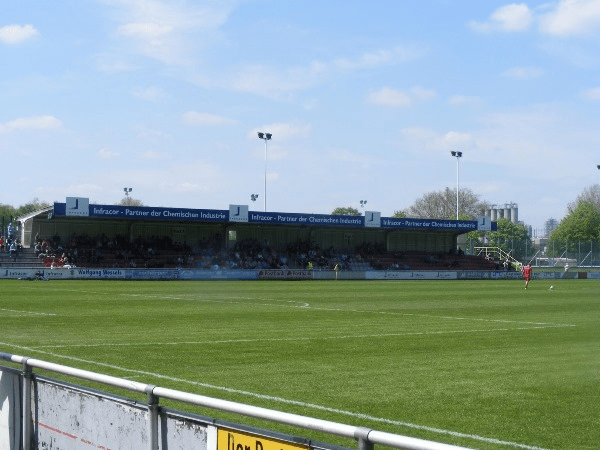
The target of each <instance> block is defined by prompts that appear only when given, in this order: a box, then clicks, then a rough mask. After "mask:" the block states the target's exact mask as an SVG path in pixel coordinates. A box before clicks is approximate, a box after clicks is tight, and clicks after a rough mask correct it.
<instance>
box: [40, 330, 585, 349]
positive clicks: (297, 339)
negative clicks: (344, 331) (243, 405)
mask: <svg viewBox="0 0 600 450" xmlns="http://www.w3.org/2000/svg"><path fill="white" fill-rule="evenodd" d="M570 326H574V325H549V326H532V327H517V328H490V329H481V330H450V331H415V332H412V333H378V334H354V335H343V336H317V337H290V338H256V339H217V340H214V341H179V342H137V343H133V342H120V343H110V342H100V343H97V344H56V345H36V346H34V347H30V348H32V349H44V348H47V349H57V348H82V347H152V346H174V345H217V344H236V343H252V342H306V341H318V340H323V341H325V340H342V339H348V340H350V339H366V338H388V337H411V336H437V335H443V334H469V333H493V332H505V331H525V330H545V329H548V328H565V327H570Z"/></svg>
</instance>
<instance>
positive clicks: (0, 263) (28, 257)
mask: <svg viewBox="0 0 600 450" xmlns="http://www.w3.org/2000/svg"><path fill="white" fill-rule="evenodd" d="M0 267H2V268H5V269H14V268H19V269H41V268H44V267H45V266H44V264H43V263H42V260H41V259H39V258H38V257H37V256H36V254H35V251H34V250H33V249H31V248H24V249H22V250H21V251H20V252H19V253H18V254H17V256H9V255H8V253H6V252H2V253H0Z"/></svg>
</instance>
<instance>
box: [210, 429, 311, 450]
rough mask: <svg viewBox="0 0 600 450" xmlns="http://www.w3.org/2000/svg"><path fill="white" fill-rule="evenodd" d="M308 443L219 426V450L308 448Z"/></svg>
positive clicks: (290, 449)
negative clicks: (303, 443)
mask: <svg viewBox="0 0 600 450" xmlns="http://www.w3.org/2000/svg"><path fill="white" fill-rule="evenodd" d="M308 449H310V447H308V446H306V445H299V444H293V443H289V442H285V441H279V440H277V439H273V438H268V437H264V436H256V435H253V434H249V433H243V432H241V431H232V430H226V429H223V428H219V430H218V433H217V450H308Z"/></svg>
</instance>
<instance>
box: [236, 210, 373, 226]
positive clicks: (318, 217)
mask: <svg viewBox="0 0 600 450" xmlns="http://www.w3.org/2000/svg"><path fill="white" fill-rule="evenodd" d="M248 215H249V217H248V222H250V223H272V224H278V225H312V226H319V227H327V226H332V227H364V226H365V218H364V216H330V215H327V214H297V213H273V212H254V211H251V212H249V213H248Z"/></svg>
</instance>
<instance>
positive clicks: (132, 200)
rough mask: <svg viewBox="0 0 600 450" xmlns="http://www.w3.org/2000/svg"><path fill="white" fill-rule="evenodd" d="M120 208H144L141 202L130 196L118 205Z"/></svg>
mask: <svg viewBox="0 0 600 450" xmlns="http://www.w3.org/2000/svg"><path fill="white" fill-rule="evenodd" d="M118 205H119V206H144V204H143V203H142V201H141V200H138V199H135V198H133V197H129V196H128V195H127V196H125V197H123V198H122V199H121V201H120V202H119V203H118Z"/></svg>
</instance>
